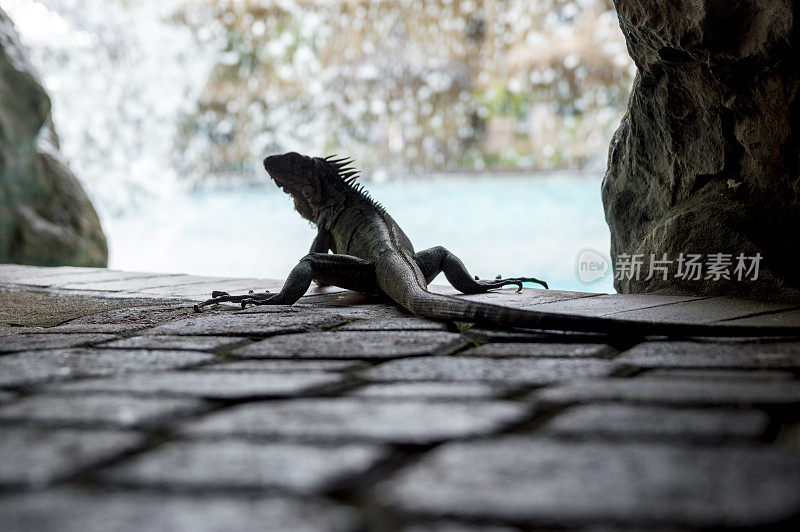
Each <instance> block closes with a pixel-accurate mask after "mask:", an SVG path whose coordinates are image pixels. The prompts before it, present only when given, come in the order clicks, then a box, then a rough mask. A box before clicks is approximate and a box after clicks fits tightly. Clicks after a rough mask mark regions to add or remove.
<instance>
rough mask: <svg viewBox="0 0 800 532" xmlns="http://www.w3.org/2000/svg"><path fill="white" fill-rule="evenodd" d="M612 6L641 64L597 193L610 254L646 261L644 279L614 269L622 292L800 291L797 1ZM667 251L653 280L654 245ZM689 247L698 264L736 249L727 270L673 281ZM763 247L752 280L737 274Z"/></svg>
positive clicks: (643, 0)
mask: <svg viewBox="0 0 800 532" xmlns="http://www.w3.org/2000/svg"><path fill="white" fill-rule="evenodd" d="M615 5H616V9H617V13H618V15H619V22H620V26H621V28H622V31H623V33H624V34H625V38H626V41H627V45H628V50H629V52H630V54H631V57H633V59H634V61H635V62H636V66H637V68H638V74H637V76H636V79H635V81H634V85H633V91H632V94H631V97H630V101H629V104H628V111H627V114H626V116H625V118H624V119H623V120H622V123H621V125H620V127H619V129H618V131H617V132H616V134H615V135H614V138H613V140H612V143H611V148H610V151H609V159H608V170H607V173H606V175H605V179H604V182H603V203H604V206H605V211H606V219H607V221H608V224H609V227H610V229H611V253H612V260H613V261H614V262H615V263H619V261H620V260H621V259H622V260H625V259H626V256H625V254H627V255H634V254H641V255H642V256H643V262H644V264H643V267H642V274H641V275H640V276H639V279H638V280H636V278H635V277H633V276H631V278H630V279H627V278H625V279H618V280H617V281H616V282H615V286H616V288H617V290H618V291H620V292H624V293H632V292H660V293H693V294H730V293H735V294H739V295H749V296H759V297H764V296H774V295H783V296H796V295H797V294H798V288H799V287H800V277H798V276H797V269H798V264H800V198H799V195H800V173H799V172H798V169H799V168H800V149H798V143H799V142H800V136H799V134H800V107H799V106H798V101H797V90H798V84H799V83H798V77H799V76H798V73H799V72H800V61H798V56H797V52H796V50H797V47H798V46H800V38H798V33H799V30H798V27H800V24H793V20H794V19H795V18H798V15H800V2H796V1H794V2H792V1H788V0H786V1H758V0H753V1H743V2H735V3H731V2H725V1H721V0H718V1H712V0H707V1H703V0H696V1H681V2H677V3H674V2H669V3H667V2H658V1H654V0H629V1H625V2H622V1H620V0H615ZM664 253H666V254H667V259H668V260H673V263H672V264H671V266H670V267H671V269H670V271H669V275H668V278H667V280H664V279H663V276H662V275H661V274H657V275H654V276H653V277H652V278H651V279H649V280H646V279H645V278H646V277H647V275H648V273H649V267H648V265H649V262H650V261H649V258H650V254H654V255H655V257H656V258H657V259H661V258H663V254H664ZM681 253H684V254H688V253H692V254H700V255H702V256H703V257H704V262H705V259H707V258H708V256H709V255H710V254H717V253H723V254H730V255H731V260H732V263H733V264H732V265H731V268H730V277H731V279H725V278H724V277H723V278H721V279H719V280H713V279H706V273H705V272H704V273H703V275H702V278H701V279H700V280H683V279H676V278H675V275H676V273H677V259H678V258H679V257H680V254H681ZM757 253H760V254H761V256H762V260H761V262H760V272H759V276H758V279H757V280H745V281H739V280H737V278H736V277H737V275H735V273H734V268H735V266H736V262H737V261H736V258H737V256H738V255H739V254H744V255H745V256H746V257H751V256H755V255H756V254H757ZM618 273H620V272H618ZM627 274H630V272H626V276H625V277H628V276H629V275H627ZM746 278H752V274H751V275H750V276H749V277H746Z"/></svg>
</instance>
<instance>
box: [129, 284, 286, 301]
mask: <svg viewBox="0 0 800 532" xmlns="http://www.w3.org/2000/svg"><path fill="white" fill-rule="evenodd" d="M282 286H283V281H280V280H276V279H225V278H219V279H218V280H215V281H213V280H212V281H206V282H202V283H192V284H188V285H182V286H181V285H177V286H162V287H158V288H143V289H141V290H139V293H142V294H151V295H162V296H170V297H181V298H187V299H193V300H197V301H205V300H206V299H209V298H211V292H214V291H221V292H228V293H230V294H232V295H238V294H246V293H248V292H249V291H250V290H253V291H255V292H266V291H269V292H276V291H279V290H280V289H281V287H282Z"/></svg>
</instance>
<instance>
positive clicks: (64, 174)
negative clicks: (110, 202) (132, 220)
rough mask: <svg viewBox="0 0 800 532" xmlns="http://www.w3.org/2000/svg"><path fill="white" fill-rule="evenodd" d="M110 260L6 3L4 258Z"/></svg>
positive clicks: (1, 121)
mask: <svg viewBox="0 0 800 532" xmlns="http://www.w3.org/2000/svg"><path fill="white" fill-rule="evenodd" d="M107 261H108V249H107V246H106V239H105V236H104V235H103V230H102V229H101V227H100V221H99V219H98V217H97V213H96V212H95V210H94V208H93V207H92V204H91V202H90V201H89V198H88V197H87V196H86V193H85V192H84V190H83V188H82V187H81V185H80V183H79V182H78V180H77V179H76V178H75V176H74V175H73V174H72V172H71V171H70V170H69V168H68V167H67V165H66V164H65V162H64V161H63V159H62V157H61V155H60V153H59V151H58V139H57V137H56V135H55V132H54V130H53V126H52V121H51V118H50V99H49V98H48V96H47V93H46V92H45V90H44V88H43V87H42V85H41V84H40V83H39V81H38V78H37V76H36V74H35V72H34V71H33V68H32V67H31V65H30V63H29V61H28V58H27V53H26V51H25V49H24V48H23V47H22V45H21V44H20V42H19V38H18V36H17V33H16V30H15V29H14V26H13V24H12V22H11V20H10V19H9V17H8V16H7V15H6V14H5V13H4V12H3V11H2V10H1V9H0V263H2V262H12V263H20V264H39V265H47V266H55V265H73V266H105V265H106V263H107Z"/></svg>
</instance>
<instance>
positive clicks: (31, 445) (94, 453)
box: [0, 426, 143, 521]
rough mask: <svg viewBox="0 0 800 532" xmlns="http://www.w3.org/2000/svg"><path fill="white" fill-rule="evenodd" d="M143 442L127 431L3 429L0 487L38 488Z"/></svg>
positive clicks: (0, 449) (0, 436)
mask: <svg viewBox="0 0 800 532" xmlns="http://www.w3.org/2000/svg"><path fill="white" fill-rule="evenodd" d="M142 442H143V437H142V436H141V435H140V434H138V433H136V432H130V431H118V430H72V429H52V428H48V429H43V428H33V427H7V426H3V427H2V428H0V456H2V458H3V459H2V460H0V486H5V487H20V486H25V487H31V488H41V487H42V486H45V485H47V484H49V483H51V482H53V481H56V480H59V479H63V478H65V477H68V476H71V475H73V474H75V473H77V472H78V471H81V470H83V469H85V468H87V467H90V466H93V465H95V464H99V463H101V462H104V461H106V460H109V459H111V458H113V457H115V456H118V455H120V454H122V453H124V452H127V451H130V450H132V449H135V448H137V447H139V445H141V443H142ZM3 515H4V513H3V512H0V516H3ZM0 521H2V519H0Z"/></svg>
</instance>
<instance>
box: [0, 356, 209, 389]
mask: <svg viewBox="0 0 800 532" xmlns="http://www.w3.org/2000/svg"><path fill="white" fill-rule="evenodd" d="M215 360H216V357H214V355H211V354H209V353H201V352H198V351H157V350H153V351H149V350H144V349H130V350H123V349H86V348H76V349H53V350H47V351H24V352H21V353H12V354H10V355H5V356H2V357H0V386H27V385H31V384H37V383H41V382H46V381H51V380H64V379H69V378H75V377H97V376H103V375H113V374H116V373H125V372H129V371H155V370H162V369H170V368H186V367H191V366H196V365H198V364H203V363H208V362H213V361H215Z"/></svg>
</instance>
